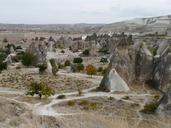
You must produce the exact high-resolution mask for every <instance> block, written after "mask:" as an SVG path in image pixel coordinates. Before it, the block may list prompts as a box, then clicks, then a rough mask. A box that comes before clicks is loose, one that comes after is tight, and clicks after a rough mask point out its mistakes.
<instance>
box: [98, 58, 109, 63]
mask: <svg viewBox="0 0 171 128" xmlns="http://www.w3.org/2000/svg"><path fill="white" fill-rule="evenodd" d="M100 62H101V63H108V60H107V58H104V57H103V58H101V60H100Z"/></svg>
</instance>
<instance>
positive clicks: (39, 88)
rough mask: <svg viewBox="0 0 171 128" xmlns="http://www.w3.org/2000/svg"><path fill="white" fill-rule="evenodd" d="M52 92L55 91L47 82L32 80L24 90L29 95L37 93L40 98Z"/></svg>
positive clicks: (52, 93)
mask: <svg viewBox="0 0 171 128" xmlns="http://www.w3.org/2000/svg"><path fill="white" fill-rule="evenodd" d="M54 94H55V91H54V90H53V89H52V88H50V87H49V86H48V84H47V83H44V82H40V83H37V82H32V83H31V84H30V85H29V86H28V90H27V92H26V95H31V96H34V95H38V96H39V97H40V99H41V98H42V96H45V97H49V96H51V95H54Z"/></svg>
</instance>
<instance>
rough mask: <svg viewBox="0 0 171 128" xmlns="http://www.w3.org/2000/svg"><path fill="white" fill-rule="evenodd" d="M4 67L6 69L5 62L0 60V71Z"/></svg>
mask: <svg viewBox="0 0 171 128" xmlns="http://www.w3.org/2000/svg"><path fill="white" fill-rule="evenodd" d="M4 69H7V63H6V62H0V72H1V71H2V70H4Z"/></svg>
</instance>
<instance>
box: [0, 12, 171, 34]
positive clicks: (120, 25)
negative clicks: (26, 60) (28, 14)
mask: <svg viewBox="0 0 171 128" xmlns="http://www.w3.org/2000/svg"><path fill="white" fill-rule="evenodd" d="M0 30H11V31H48V32H56V33H64V34H65V33H71V34H72V33H94V32H96V33H109V32H129V33H148V32H166V31H168V32H170V33H171V15H167V16H159V17H151V18H136V19H132V20H126V21H122V22H116V23H112V24H45V25H27V24H0Z"/></svg>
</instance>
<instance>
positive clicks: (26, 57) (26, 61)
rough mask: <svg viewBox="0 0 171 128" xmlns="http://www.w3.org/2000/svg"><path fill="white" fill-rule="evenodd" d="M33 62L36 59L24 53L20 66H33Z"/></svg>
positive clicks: (28, 53) (30, 54)
mask: <svg viewBox="0 0 171 128" xmlns="http://www.w3.org/2000/svg"><path fill="white" fill-rule="evenodd" d="M35 61H36V57H35V56H34V55H33V54H32V53H30V52H25V53H24V54H23V56H22V64H23V65H25V66H33V65H35Z"/></svg>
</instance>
